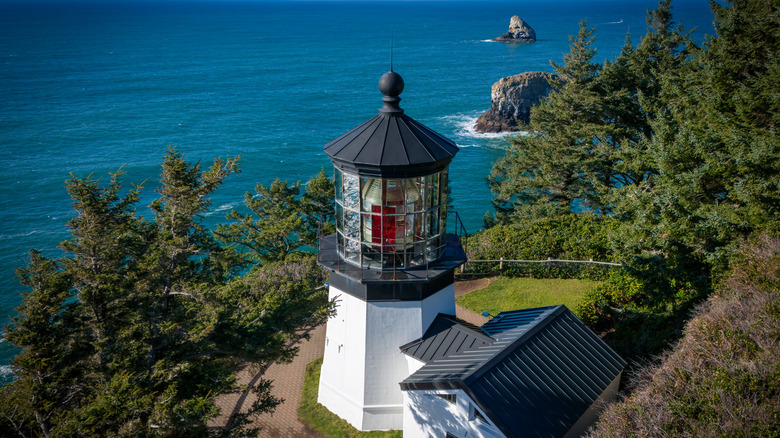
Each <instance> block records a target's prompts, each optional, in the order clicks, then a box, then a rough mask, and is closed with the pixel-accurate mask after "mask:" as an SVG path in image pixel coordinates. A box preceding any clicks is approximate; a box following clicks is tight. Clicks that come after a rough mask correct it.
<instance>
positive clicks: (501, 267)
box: [498, 257, 504, 272]
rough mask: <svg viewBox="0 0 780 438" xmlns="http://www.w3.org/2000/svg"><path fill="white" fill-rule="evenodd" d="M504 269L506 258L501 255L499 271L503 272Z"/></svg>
mask: <svg viewBox="0 0 780 438" xmlns="http://www.w3.org/2000/svg"><path fill="white" fill-rule="evenodd" d="M503 270H504V258H503V257H501V260H500V261H499V262H498V271H499V272H501V271H503Z"/></svg>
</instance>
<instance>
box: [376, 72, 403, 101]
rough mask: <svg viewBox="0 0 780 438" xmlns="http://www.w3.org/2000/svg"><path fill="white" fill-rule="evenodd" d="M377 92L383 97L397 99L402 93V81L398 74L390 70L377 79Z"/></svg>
mask: <svg viewBox="0 0 780 438" xmlns="http://www.w3.org/2000/svg"><path fill="white" fill-rule="evenodd" d="M379 91H381V92H382V94H384V95H385V96H391V97H397V96H398V95H399V94H401V92H402V91H404V79H403V78H402V77H401V75H399V74H398V73H396V72H394V71H392V70H390V71H389V72H387V73H385V74H383V75H382V77H381V78H380V79H379Z"/></svg>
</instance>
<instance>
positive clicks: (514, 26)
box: [493, 15, 536, 43]
mask: <svg viewBox="0 0 780 438" xmlns="http://www.w3.org/2000/svg"><path fill="white" fill-rule="evenodd" d="M493 41H502V42H508V43H533V42H535V41H536V32H534V30H533V29H532V28H531V26H529V25H528V23H526V22H525V21H523V19H522V18H520V17H518V16H517V15H515V16H514V17H512V18H511V19H510V20H509V31H508V32H507V33H505V34H503V35H501V36H500V37H498V38H494V39H493Z"/></svg>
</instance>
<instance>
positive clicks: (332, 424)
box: [298, 358, 403, 438]
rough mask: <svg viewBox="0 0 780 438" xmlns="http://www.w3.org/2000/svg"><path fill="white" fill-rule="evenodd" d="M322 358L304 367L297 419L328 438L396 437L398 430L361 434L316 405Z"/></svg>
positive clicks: (399, 435) (399, 437) (399, 434)
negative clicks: (304, 376)
mask: <svg viewBox="0 0 780 438" xmlns="http://www.w3.org/2000/svg"><path fill="white" fill-rule="evenodd" d="M321 366H322V358H319V359H316V360H314V361H313V362H312V363H310V364H309V365H307V366H306V380H304V382H303V394H302V395H301V405H300V406H299V407H298V418H300V419H301V421H303V422H305V423H306V424H308V425H309V427H311V428H312V429H314V430H316V431H318V432H320V433H322V434H323V435H325V436H326V437H328V438H330V437H333V438H342V437H398V438H401V436H402V435H403V433H402V432H401V431H400V430H393V431H388V432H361V431H359V430H357V429H355V428H354V427H352V425H350V424H349V423H347V422H346V421H344V420H342V419H341V418H339V417H337V416H336V415H334V414H332V413H331V412H330V411H329V410H327V409H325V407H324V406H322V405H321V404H319V403H317V389H318V387H319V384H320V367H321Z"/></svg>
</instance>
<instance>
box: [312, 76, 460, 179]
mask: <svg viewBox="0 0 780 438" xmlns="http://www.w3.org/2000/svg"><path fill="white" fill-rule="evenodd" d="M383 81H384V82H383ZM399 81H400V86H399ZM380 90H381V91H382V93H383V94H385V97H384V98H383V99H382V100H383V101H384V102H385V106H384V107H383V108H382V109H381V110H380V112H379V114H378V115H377V116H375V117H373V118H371V119H369V120H367V121H366V122H364V123H363V124H361V125H360V126H358V127H356V128H353V129H351V130H350V131H348V132H347V133H345V134H342V135H341V136H340V137H338V138H336V139H335V140H333V141H331V142H329V143H328V144H326V145H325V153H326V154H327V155H328V156H329V157H330V159H331V161H333V164H334V165H335V166H337V167H340V168H342V169H345V170H348V171H352V172H355V173H358V174H360V175H365V176H372V177H384V178H410V177H415V176H422V175H430V174H432V173H435V172H438V171H440V170H442V169H444V168H445V167H447V165H448V164H449V163H450V161H451V160H452V158H453V157H454V156H455V154H456V153H458V147H457V146H456V145H455V143H453V142H452V141H450V140H449V139H447V138H446V137H444V136H442V135H440V134H438V133H436V132H435V131H433V130H432V129H430V128H428V127H426V126H425V125H423V124H422V123H420V122H418V121H416V120H414V119H412V118H411V117H409V116H407V115H405V114H404V112H403V110H402V109H401V108H400V107H399V106H398V102H399V101H400V100H401V99H400V98H399V97H398V95H399V94H400V93H401V91H402V90H403V79H401V76H400V75H398V74H397V73H395V72H388V73H386V74H385V75H384V76H382V79H381V80H380Z"/></svg>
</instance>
